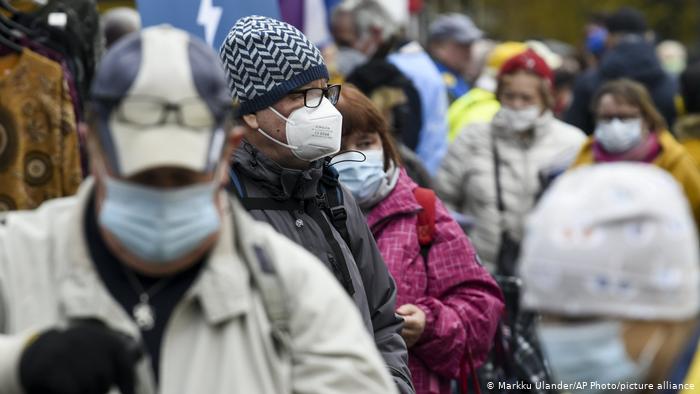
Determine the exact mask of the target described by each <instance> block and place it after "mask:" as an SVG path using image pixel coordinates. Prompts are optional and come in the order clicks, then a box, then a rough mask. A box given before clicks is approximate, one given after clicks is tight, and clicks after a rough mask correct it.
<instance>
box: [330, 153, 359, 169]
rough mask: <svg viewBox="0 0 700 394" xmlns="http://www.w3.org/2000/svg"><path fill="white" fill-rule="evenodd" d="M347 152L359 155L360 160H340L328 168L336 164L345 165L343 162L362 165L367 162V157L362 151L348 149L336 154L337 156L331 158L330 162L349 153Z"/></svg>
mask: <svg viewBox="0 0 700 394" xmlns="http://www.w3.org/2000/svg"><path fill="white" fill-rule="evenodd" d="M349 152H355V153H359V154H361V155H362V160H355V159H345V160H340V161H337V162H335V163H331V164H330V167H333V166H334V165H336V164H338V163H345V162H351V163H362V162H365V161H367V155H365V154H364V153H363V152H362V151H359V150H355V149H348V150H345V151H342V152H339V153H337V154H335V155H333V156H331V162H332V161H333V159H334V158H335V157H336V156H340V155H343V154H345V153H349Z"/></svg>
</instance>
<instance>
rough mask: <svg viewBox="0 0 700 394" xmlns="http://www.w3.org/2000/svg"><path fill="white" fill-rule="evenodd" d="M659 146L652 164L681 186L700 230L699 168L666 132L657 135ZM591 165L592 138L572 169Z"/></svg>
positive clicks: (585, 145) (592, 161)
mask: <svg viewBox="0 0 700 394" xmlns="http://www.w3.org/2000/svg"><path fill="white" fill-rule="evenodd" d="M659 144H660V145H661V153H660V154H659V156H658V157H657V158H656V159H655V160H654V162H653V164H654V165H656V166H658V167H659V168H662V169H664V170H666V171H668V172H669V173H670V174H671V175H672V176H673V177H674V178H675V179H676V180H677V181H678V183H680V184H681V186H682V187H683V190H684V191H685V196H686V197H687V198H688V202H689V203H690V208H691V209H692V210H693V216H694V217H695V223H696V224H697V225H698V227H699V228H700V167H699V166H698V164H697V163H696V161H695V159H693V157H692V156H691V155H690V153H688V151H687V150H686V149H685V148H684V147H683V145H681V144H680V143H679V142H678V141H676V139H675V138H673V136H672V135H671V133H669V132H668V131H662V132H661V133H659ZM593 163H594V159H593V138H592V137H590V138H589V139H588V140H587V141H586V143H585V144H584V145H583V148H581V151H580V152H579V155H578V157H577V158H576V161H574V164H573V165H572V168H573V167H578V166H583V165H587V164H593Z"/></svg>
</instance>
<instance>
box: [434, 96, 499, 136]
mask: <svg viewBox="0 0 700 394" xmlns="http://www.w3.org/2000/svg"><path fill="white" fill-rule="evenodd" d="M499 108H501V104H500V103H499V102H498V100H496V95H495V94H493V93H491V92H489V91H488V90H484V89H481V88H472V89H471V90H469V91H468V92H467V93H466V94H465V95H464V96H462V97H460V98H458V99H457V100H455V102H454V103H452V105H450V108H448V110H447V124H448V125H449V128H450V131H449V134H448V135H447V138H448V140H449V141H450V142H452V141H454V140H455V138H457V136H458V135H459V134H460V133H461V132H462V130H464V127H465V126H467V125H469V124H471V123H488V122H490V121H491V119H492V118H493V116H494V115H495V114H496V112H498V109H499Z"/></svg>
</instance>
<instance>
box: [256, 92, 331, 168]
mask: <svg viewBox="0 0 700 394" xmlns="http://www.w3.org/2000/svg"><path fill="white" fill-rule="evenodd" d="M270 110H272V112H274V113H275V115H277V116H279V117H280V118H282V119H284V121H285V122H286V123H287V126H286V131H287V142H288V144H285V143H284V142H282V141H278V140H276V139H275V138H273V137H272V136H270V135H269V134H267V133H266V132H265V131H264V130H263V129H260V128H258V131H259V132H260V133H261V134H262V135H264V136H265V137H267V138H268V139H270V140H271V141H272V142H274V143H276V144H278V145H282V146H284V147H285V148H289V150H291V151H292V154H294V156H296V157H297V158H299V159H301V160H305V161H314V160H318V159H320V158H322V157H326V156H329V155H332V154H334V153H337V152H338V151H339V150H340V140H341V138H340V137H341V132H342V126H343V116H342V115H341V114H340V112H338V110H337V109H335V106H333V104H331V102H330V101H329V100H328V99H327V98H325V97H324V98H323V99H322V100H321V105H319V106H318V107H316V108H307V107H301V108H299V109H297V110H294V111H293V112H292V113H291V114H290V115H289V117H288V118H286V117H284V116H283V115H282V114H280V113H279V112H277V110H275V109H274V108H272V107H270Z"/></svg>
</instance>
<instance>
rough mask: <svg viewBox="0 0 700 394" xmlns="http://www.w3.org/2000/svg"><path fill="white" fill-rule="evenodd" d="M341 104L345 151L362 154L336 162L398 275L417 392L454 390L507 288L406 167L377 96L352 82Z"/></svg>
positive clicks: (484, 342)
mask: <svg viewBox="0 0 700 394" xmlns="http://www.w3.org/2000/svg"><path fill="white" fill-rule="evenodd" d="M337 108H338V110H339V111H340V112H341V113H342V114H343V142H342V146H343V150H345V151H361V152H362V154H359V153H357V152H347V153H343V154H341V155H338V156H336V157H335V158H334V159H333V163H334V167H335V168H336V169H337V170H338V172H339V173H340V180H341V182H342V183H343V184H344V185H345V186H347V187H348V188H349V189H350V190H351V191H352V193H353V195H354V197H355V198H356V199H357V201H358V203H359V205H360V207H361V208H362V209H363V211H364V212H365V214H366V215H367V222H368V224H369V226H370V229H371V230H372V233H373V234H374V237H375V238H376V240H377V245H378V246H379V250H380V251H381V253H382V256H383V257H384V260H385V261H386V264H387V266H388V268H389V271H390V272H391V274H392V276H393V277H394V279H395V281H396V285H397V288H398V295H397V297H396V305H397V306H398V308H397V310H396V312H397V313H398V314H400V315H401V316H403V318H404V320H405V326H404V329H403V331H402V333H401V335H402V336H403V338H404V340H405V341H406V345H407V346H408V348H409V367H410V369H411V374H412V375H413V383H414V386H415V388H416V393H417V394H433V393H435V394H448V393H450V380H451V379H455V378H457V377H458V375H459V370H460V365H461V364H462V362H466V361H468V358H469V357H470V356H471V359H472V361H473V364H474V366H478V365H480V364H481V363H482V362H483V361H484V360H485V359H486V356H487V353H488V351H489V349H490V346H491V342H492V338H493V335H494V333H495V330H496V326H497V323H498V320H499V317H500V314H501V311H502V310H503V300H502V295H501V291H500V289H499V288H498V285H497V284H496V282H495V281H494V280H493V279H492V278H491V276H490V275H489V274H488V272H487V271H486V270H485V269H484V268H483V267H482V266H481V265H480V263H479V261H478V258H477V256H476V252H475V250H474V248H473V247H472V245H471V244H470V242H469V240H468V239H467V237H466V236H465V235H464V233H463V232H462V229H461V228H460V227H459V225H458V224H457V223H456V222H455V221H454V220H453V219H452V218H451V217H450V215H449V214H448V212H447V210H446V209H445V207H444V205H443V204H442V202H441V201H439V200H437V199H435V198H434V194H432V192H431V191H429V190H426V189H420V188H418V186H417V185H416V184H415V183H414V182H413V181H412V180H411V178H409V177H408V175H406V172H405V170H403V169H402V168H401V167H400V163H399V159H398V154H397V153H396V149H395V147H394V144H393V142H392V138H391V136H390V135H389V132H388V128H387V125H386V123H385V121H384V119H383V118H382V115H381V114H380V113H379V111H378V110H377V109H376V108H375V107H374V105H373V104H372V102H371V101H370V100H369V99H368V98H367V97H365V96H364V95H363V94H362V93H361V92H360V91H359V90H357V89H355V88H353V87H351V86H347V85H346V86H343V89H342V92H341V97H340V101H339V102H338V104H337ZM363 155H364V156H365V157H366V159H365V160H364V161H362V162H360V161H358V158H359V160H362V159H364V157H363ZM416 189H418V190H419V191H416ZM421 195H422V196H426V195H427V197H418V196H421ZM419 201H420V202H419ZM419 214H421V217H422V218H421V219H419ZM433 225H434V227H433ZM419 227H420V228H421V230H420V233H421V236H422V242H419ZM422 244H423V245H422Z"/></svg>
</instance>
